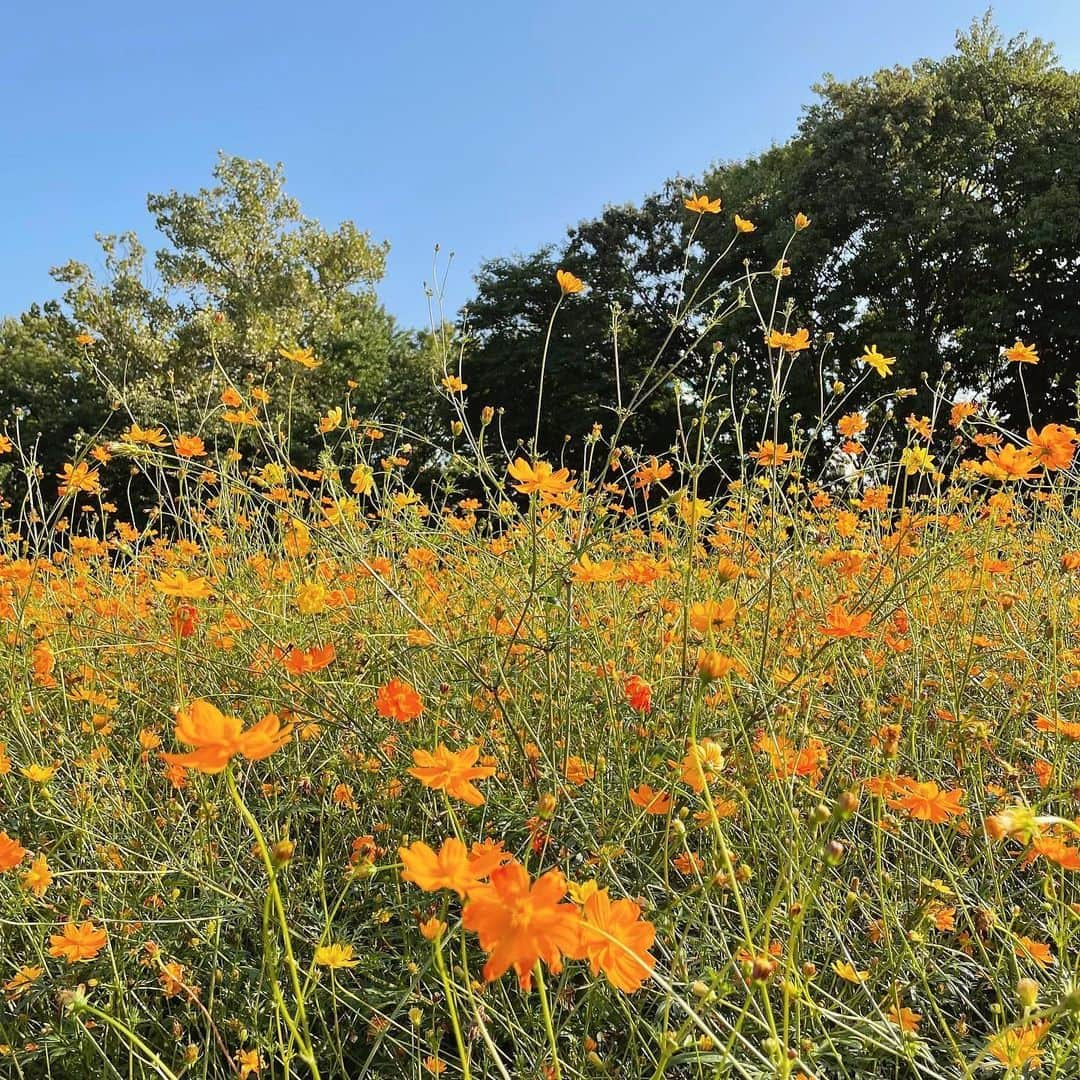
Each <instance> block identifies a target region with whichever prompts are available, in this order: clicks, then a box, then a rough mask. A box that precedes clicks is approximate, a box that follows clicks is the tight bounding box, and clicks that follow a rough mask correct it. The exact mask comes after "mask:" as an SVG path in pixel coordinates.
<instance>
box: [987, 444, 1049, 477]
mask: <svg viewBox="0 0 1080 1080" xmlns="http://www.w3.org/2000/svg"><path fill="white" fill-rule="evenodd" d="M1038 466H1039V461H1038V458H1036V456H1035V454H1034V453H1033V452H1032V451H1031V450H1020V449H1018V448H1017V447H1015V446H1013V445H1012V444H1011V443H1007V444H1006V445H1005V446H1003V447H1002V448H1001V449H1000V450H990V449H988V450H987V451H986V460H985V461H980V462H979V464H978V470H979V472H981V473H982V474H983V475H984V476H988V477H990V479H991V480H1031V479H1032V478H1033V477H1034V476H1035V475H1036V473H1035V471H1034V470H1035V469H1037V468H1038Z"/></svg>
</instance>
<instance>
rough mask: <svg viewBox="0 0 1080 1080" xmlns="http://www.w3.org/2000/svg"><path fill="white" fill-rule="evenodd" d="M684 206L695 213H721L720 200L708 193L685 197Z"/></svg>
mask: <svg viewBox="0 0 1080 1080" xmlns="http://www.w3.org/2000/svg"><path fill="white" fill-rule="evenodd" d="M683 206H685V207H686V209H687V210H689V211H690V212H691V213H694V214H719V213H720V200H719V199H710V198H709V196H708V195H691V196H690V198H689V199H683Z"/></svg>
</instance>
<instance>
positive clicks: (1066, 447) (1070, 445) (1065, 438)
mask: <svg viewBox="0 0 1080 1080" xmlns="http://www.w3.org/2000/svg"><path fill="white" fill-rule="evenodd" d="M1027 437H1028V442H1029V443H1031V453H1032V456H1033V457H1034V458H1035V460H1036V461H1038V463H1039V464H1040V465H1041V466H1042V467H1043V468H1044V469H1046V470H1047V471H1048V472H1053V471H1055V470H1057V469H1067V468H1068V467H1069V466H1070V465H1071V464H1072V460H1073V455H1074V454H1075V453H1076V447H1077V444H1078V443H1080V435H1078V434H1077V433H1076V431H1074V430H1073V429H1072V428H1071V427H1066V426H1065V425H1064V424H1047V425H1046V426H1045V427H1044V428H1043V429H1042V431H1038V432H1037V431H1036V430H1035V429H1034V428H1028V431H1027Z"/></svg>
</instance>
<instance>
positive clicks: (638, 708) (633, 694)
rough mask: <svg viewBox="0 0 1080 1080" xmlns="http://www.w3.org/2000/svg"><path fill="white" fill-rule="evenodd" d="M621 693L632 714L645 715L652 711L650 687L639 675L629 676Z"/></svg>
mask: <svg viewBox="0 0 1080 1080" xmlns="http://www.w3.org/2000/svg"><path fill="white" fill-rule="evenodd" d="M623 693H624V694H625V696H626V703H627V705H629V706H630V708H631V709H633V710H634V712H640V713H647V712H649V711H650V710H651V709H652V687H651V686H650V685H649V684H648V683H647V682H646V681H645V680H644V679H643V678H641V676H640V675H631V676H630V678H629V679H627V680H626V686H624V687H623Z"/></svg>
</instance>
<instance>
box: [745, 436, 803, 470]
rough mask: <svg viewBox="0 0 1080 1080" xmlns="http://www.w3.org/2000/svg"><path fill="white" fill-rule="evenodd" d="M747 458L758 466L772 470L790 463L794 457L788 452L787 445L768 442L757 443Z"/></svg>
mask: <svg viewBox="0 0 1080 1080" xmlns="http://www.w3.org/2000/svg"><path fill="white" fill-rule="evenodd" d="M747 456H748V457H751V458H753V459H754V461H756V462H757V463H758V464H759V465H763V466H767V467H770V468H772V467H775V466H777V465H783V464H784V463H785V462H788V461H790V460H791V459H792V458H793V457H794V456H795V455H794V454H793V453H792V452H791V451H790V450H788V445H787V443H774V442H772V441H771V440H769V441H767V442H762V443H758V448H757V449H756V450H755V451H753V453H751V454H748V455H747Z"/></svg>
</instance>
